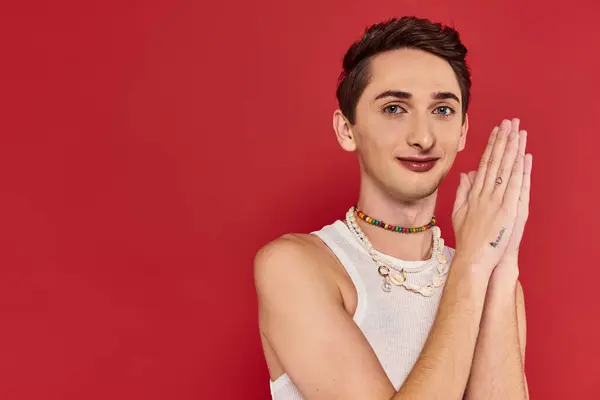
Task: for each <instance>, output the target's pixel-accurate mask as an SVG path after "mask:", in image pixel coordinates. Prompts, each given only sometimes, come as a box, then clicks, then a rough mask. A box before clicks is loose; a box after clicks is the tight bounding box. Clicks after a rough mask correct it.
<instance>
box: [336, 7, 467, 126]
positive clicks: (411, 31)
mask: <svg viewBox="0 0 600 400" xmlns="http://www.w3.org/2000/svg"><path fill="white" fill-rule="evenodd" d="M402 48H412V49H417V50H422V51H425V52H428V53H431V54H433V55H436V56H438V57H440V58H443V59H444V60H446V61H447V62H448V63H449V64H450V67H452V70H453V71H454V73H455V75H456V78H457V80H458V85H459V87H460V92H461V97H462V114H463V120H464V118H465V115H466V113H467V108H468V107H469V97H470V92H471V72H470V70H469V67H468V66H467V63H466V56H467V48H466V47H465V45H464V44H463V43H462V42H461V41H460V36H459V34H458V32H457V31H456V30H455V29H453V28H450V27H448V26H444V25H442V24H440V23H434V22H432V21H430V20H428V19H424V18H417V17H402V18H400V19H396V18H393V19H391V20H388V21H386V22H381V23H378V24H375V25H371V26H370V27H368V28H367V29H366V31H365V33H364V35H363V36H362V37H361V38H360V39H359V40H358V41H356V42H354V43H353V44H352V46H350V48H349V49H348V51H347V52H346V54H345V56H344V61H343V71H342V73H341V74H340V77H339V81H338V87H337V92H336V96H337V99H338V104H339V108H340V109H341V110H342V113H343V114H344V115H345V116H346V118H347V119H348V121H349V122H350V123H351V124H354V123H355V122H356V105H357V104H358V100H359V98H360V96H361V95H362V93H363V91H364V90H365V87H366V86H367V84H368V83H369V79H370V71H369V64H370V61H371V59H372V58H373V57H374V56H375V55H377V54H380V53H383V52H386V51H390V50H396V49H402Z"/></svg>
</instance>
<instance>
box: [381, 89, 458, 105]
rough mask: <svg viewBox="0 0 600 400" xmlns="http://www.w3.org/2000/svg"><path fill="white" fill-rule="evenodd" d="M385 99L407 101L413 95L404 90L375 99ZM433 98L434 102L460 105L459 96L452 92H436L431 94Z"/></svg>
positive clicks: (388, 91) (393, 91)
mask: <svg viewBox="0 0 600 400" xmlns="http://www.w3.org/2000/svg"><path fill="white" fill-rule="evenodd" d="M385 97H396V98H397V99H406V100H409V99H411V98H412V97H413V96H412V94H411V93H408V92H404V91H402V90H386V91H385V92H381V93H379V94H378V95H377V97H375V100H379V99H383V98H385ZM431 98H432V99H434V100H447V99H453V100H456V101H457V102H458V103H460V99H459V98H458V96H457V95H455V94H454V93H452V92H435V93H432V94H431Z"/></svg>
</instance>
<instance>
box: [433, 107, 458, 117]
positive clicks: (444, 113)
mask: <svg viewBox="0 0 600 400" xmlns="http://www.w3.org/2000/svg"><path fill="white" fill-rule="evenodd" d="M434 114H440V115H442V116H444V117H447V116H450V115H452V114H454V110H453V109H452V108H450V107H448V106H440V107H437V108H436V109H435V110H434Z"/></svg>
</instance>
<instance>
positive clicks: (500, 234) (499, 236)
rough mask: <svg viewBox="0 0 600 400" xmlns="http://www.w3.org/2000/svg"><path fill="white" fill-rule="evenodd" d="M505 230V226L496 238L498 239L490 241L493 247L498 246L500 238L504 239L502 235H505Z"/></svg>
mask: <svg viewBox="0 0 600 400" xmlns="http://www.w3.org/2000/svg"><path fill="white" fill-rule="evenodd" d="M504 231H505V229H504V227H503V228H502V229H500V233H499V234H498V237H497V238H496V241H495V242H490V245H491V246H492V247H496V246H498V243H500V239H502V235H504Z"/></svg>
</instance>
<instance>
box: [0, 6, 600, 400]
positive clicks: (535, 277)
mask: <svg viewBox="0 0 600 400" xmlns="http://www.w3.org/2000/svg"><path fill="white" fill-rule="evenodd" d="M6 3H7V4H4V5H2V11H1V12H0V15H2V17H1V20H0V34H1V37H2V47H1V48H2V61H1V63H0V72H1V74H0V76H1V79H2V82H1V93H2V95H1V98H2V105H1V107H0V123H1V124H2V125H1V135H0V138H1V139H0V176H1V181H0V260H1V269H0V277H1V278H0V313H1V314H0V317H1V321H0V322H1V326H0V398H2V399H3V400H17V399H78V400H79V399H89V400H92V399H134V398H135V399H234V398H235V399H239V398H243V399H267V398H269V389H268V375H267V370H266V366H265V364H264V361H263V359H262V353H261V349H260V344H259V336H258V330H257V324H256V304H255V292H254V287H253V280H252V259H253V256H254V254H255V252H256V251H257V249H258V248H259V247H260V246H261V245H263V244H264V243H266V242H267V241H268V240H271V239H273V238H275V237H276V236H278V235H280V234H282V233H284V232H289V231H297V232H307V231H310V230H312V229H318V228H320V227H321V226H322V225H324V224H326V223H329V222H331V221H332V220H333V219H334V218H338V217H341V216H343V213H344V212H345V210H346V209H347V207H348V206H349V205H350V204H352V202H353V201H354V199H355V194H356V192H357V189H358V185H357V184H358V181H357V166H356V163H355V160H354V158H353V157H352V156H351V155H348V154H346V153H344V152H342V151H341V150H339V149H338V145H337V143H336V141H335V137H334V134H333V131H332V128H331V114H332V112H333V110H334V107H335V106H336V103H335V97H334V92H335V83H336V79H337V75H338V73H339V68H340V61H341V58H342V56H343V53H344V51H345V49H346V48H347V46H349V45H350V43H351V41H352V40H353V39H355V38H357V37H358V36H359V35H360V34H361V33H362V31H363V29H364V28H365V26H366V25H367V24H370V23H373V22H376V21H379V20H382V19H386V18H389V17H391V16H399V15H404V14H417V15H420V16H427V17H431V18H433V19H437V20H441V21H444V22H446V23H454V24H455V26H456V27H457V28H458V29H459V30H460V32H461V33H462V36H463V38H464V41H465V42H466V44H467V45H468V47H469V48H470V51H471V55H470V63H471V67H472V69H473V80H474V87H473V103H472V109H471V110H470V116H471V123H472V124H471V128H472V129H471V131H470V136H469V140H468V144H467V149H466V151H465V152H463V153H461V155H460V156H459V158H458V161H457V163H456V165H455V168H454V169H453V170H452V173H451V175H450V176H449V178H448V179H447V181H446V182H445V183H444V185H443V186H442V188H441V195H440V196H441V197H440V202H439V207H438V212H437V213H438V215H439V216H440V223H441V227H442V229H443V230H444V232H446V237H447V238H448V242H449V244H450V245H454V240H453V238H452V230H451V225H450V219H449V213H450V210H451V204H452V202H453V200H454V193H455V188H456V185H457V183H458V172H459V171H466V170H468V169H472V168H474V167H475V166H476V165H477V161H478V158H479V156H480V154H481V151H482V150H483V147H484V144H485V141H486V138H487V136H488V134H489V131H490V130H491V128H492V126H493V125H494V124H496V123H498V122H499V121H500V120H501V119H502V118H510V117H513V116H518V117H521V119H522V126H523V128H526V129H528V130H529V133H530V135H529V148H530V151H531V152H532V153H533V154H534V179H533V192H532V213H531V218H530V222H529V224H528V227H527V230H526V237H525V239H524V241H525V243H524V248H523V256H522V262H521V270H522V282H523V286H524V289H525V294H526V301H527V313H528V322H529V324H528V325H529V329H528V351H527V374H528V377H529V382H530V388H531V394H532V398H534V399H575V398H576V399H596V398H598V397H599V396H600V390H599V385H598V382H597V378H596V377H595V375H596V374H595V372H596V365H595V361H596V359H597V357H598V355H599V353H600V352H599V349H600V345H599V341H598V340H597V338H598V336H599V335H600V326H599V324H598V319H597V318H598V307H597V300H596V296H597V293H598V281H599V278H600V273H599V272H598V265H597V264H598V263H597V260H596V259H595V256H594V253H593V251H595V245H594V243H595V242H594V240H595V239H596V231H595V229H596V228H595V227H596V226H597V225H598V222H599V217H598V214H597V213H596V207H597V205H598V197H597V195H596V192H595V191H596V190H597V187H596V185H597V183H598V181H599V180H598V172H597V169H596V168H597V163H596V162H597V160H598V156H597V154H598V148H599V147H598V145H599V144H600V143H599V139H598V137H599V136H598V132H597V121H596V117H597V113H598V110H599V109H600V108H599V107H600V102H599V97H598V89H599V86H600V85H599V84H598V71H599V70H600V61H598V60H599V59H598V58H597V57H596V55H595V54H594V53H593V51H595V49H597V46H598V43H599V42H600V34H599V33H598V30H597V29H596V27H595V24H596V22H597V15H598V13H600V7H599V6H598V5H591V4H592V3H591V1H590V2H589V3H590V5H586V4H584V3H580V4H578V2H574V1H571V2H559V1H550V2H549V1H545V2H542V3H539V2H517V1H516V0H512V1H495V2H468V3H467V2H463V1H459V2H433V1H420V2H413V1H395V2H388V1H371V0H370V1H369V2H366V1H365V2H357V1H327V2H324V1H318V2H317V1H313V2H305V1H304V2H295V3H292V2H286V1H283V2H282V1H274V0H273V1H260V2H258V1H257V2H245V1H221V2H204V3H203V2H198V1H181V0H179V1H177V0H170V1H166V0H165V1H161V2H157V1H152V2H150V1H112V2H106V1H70V2H65V1H61V2H56V1H54V2H38V3H35V4H34V3H32V2H23V1H22V2H17V1H13V2H10V4H9V3H8V2H6ZM540 7H541V8H540ZM589 51H592V55H588V54H587V53H588V52H589ZM323 154H325V155H323ZM595 206H596V207H595Z"/></svg>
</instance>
